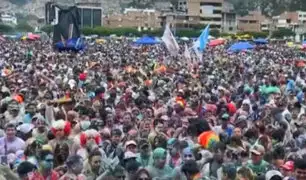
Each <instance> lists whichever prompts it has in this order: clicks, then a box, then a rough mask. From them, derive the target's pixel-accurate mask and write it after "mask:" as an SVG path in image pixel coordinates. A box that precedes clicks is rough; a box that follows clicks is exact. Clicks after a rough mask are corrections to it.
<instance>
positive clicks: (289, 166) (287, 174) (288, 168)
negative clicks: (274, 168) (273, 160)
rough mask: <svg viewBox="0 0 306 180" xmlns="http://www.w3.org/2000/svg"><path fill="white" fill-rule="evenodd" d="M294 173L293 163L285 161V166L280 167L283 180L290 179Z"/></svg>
mask: <svg viewBox="0 0 306 180" xmlns="http://www.w3.org/2000/svg"><path fill="white" fill-rule="evenodd" d="M293 171H294V162H293V161H287V162H286V163H285V164H283V165H282V166H281V172H282V174H283V175H284V180H288V179H290V178H292V176H293Z"/></svg>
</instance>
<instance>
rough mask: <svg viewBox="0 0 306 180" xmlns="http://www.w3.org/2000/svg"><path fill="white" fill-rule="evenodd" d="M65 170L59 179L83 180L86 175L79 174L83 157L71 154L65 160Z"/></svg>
mask: <svg viewBox="0 0 306 180" xmlns="http://www.w3.org/2000/svg"><path fill="white" fill-rule="evenodd" d="M66 166H67V172H66V173H65V174H64V175H63V176H62V177H61V178H60V179H59V180H68V179H73V180H85V179H86V177H85V176H84V175H83V174H81V173H82V170H83V159H82V157H81V156H78V155H72V156H70V157H68V158H67V160H66Z"/></svg>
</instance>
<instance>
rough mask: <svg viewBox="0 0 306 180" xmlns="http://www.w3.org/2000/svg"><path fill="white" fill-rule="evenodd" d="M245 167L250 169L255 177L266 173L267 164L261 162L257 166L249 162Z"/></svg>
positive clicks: (263, 161)
mask: <svg viewBox="0 0 306 180" xmlns="http://www.w3.org/2000/svg"><path fill="white" fill-rule="evenodd" d="M247 167H248V168H250V169H251V170H252V171H253V173H255V174H256V175H260V174H264V173H266V172H267V171H268V168H269V163H268V162H266V161H265V160H261V162H260V163H259V164H253V163H252V161H251V160H249V161H248V163H247Z"/></svg>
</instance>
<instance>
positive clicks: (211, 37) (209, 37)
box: [208, 35, 216, 39]
mask: <svg viewBox="0 0 306 180" xmlns="http://www.w3.org/2000/svg"><path fill="white" fill-rule="evenodd" d="M208 39H216V38H215V37H214V36H211V35H209V36H208Z"/></svg>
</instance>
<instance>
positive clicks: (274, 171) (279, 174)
mask: <svg viewBox="0 0 306 180" xmlns="http://www.w3.org/2000/svg"><path fill="white" fill-rule="evenodd" d="M273 176H279V177H281V178H282V177H283V175H282V173H281V172H279V171H276V170H271V171H268V172H267V173H266V180H270V179H271V178H272V177H273Z"/></svg>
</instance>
